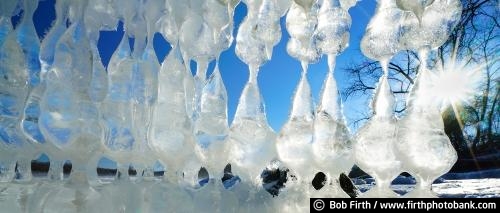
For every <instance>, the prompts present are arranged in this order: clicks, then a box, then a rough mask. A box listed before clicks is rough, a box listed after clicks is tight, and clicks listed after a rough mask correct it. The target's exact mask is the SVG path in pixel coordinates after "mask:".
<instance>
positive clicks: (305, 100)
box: [289, 71, 314, 120]
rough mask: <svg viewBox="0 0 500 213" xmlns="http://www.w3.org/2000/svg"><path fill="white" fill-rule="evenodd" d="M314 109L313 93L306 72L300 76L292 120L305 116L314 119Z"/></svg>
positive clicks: (294, 98) (293, 104) (291, 114)
mask: <svg viewBox="0 0 500 213" xmlns="http://www.w3.org/2000/svg"><path fill="white" fill-rule="evenodd" d="M313 117H314V110H313V104H312V95H311V88H310V86H309V82H308V81H307V76H306V75H305V74H304V71H303V75H302V77H301V78H300V82H299V84H298V86H297V90H296V92H295V95H294V97H293V103H292V111H291V112H290V118H289V119H290V120H291V119H293V118H304V119H306V120H313Z"/></svg>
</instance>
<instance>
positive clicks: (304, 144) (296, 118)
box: [276, 63, 314, 181]
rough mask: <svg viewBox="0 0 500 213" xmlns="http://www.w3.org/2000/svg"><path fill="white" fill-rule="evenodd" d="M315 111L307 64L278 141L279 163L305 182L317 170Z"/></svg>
mask: <svg viewBox="0 0 500 213" xmlns="http://www.w3.org/2000/svg"><path fill="white" fill-rule="evenodd" d="M313 122H314V110H313V103H312V96H311V88H310V86H309V83H308V81H307V64H305V63H303V64H302V75H301V79H300V82H299V84H298V86H297V89H296V91H295V95H294V96H293V102H292V109H291V112H290V115H289V117H288V121H287V122H286V123H285V124H284V125H283V127H282V129H281V131H280V133H279V136H278V138H277V139H276V151H277V152H278V156H279V159H280V160H281V161H282V162H284V163H285V164H286V166H287V167H288V168H290V170H291V171H293V172H294V173H296V175H297V176H298V178H299V179H302V181H305V180H307V181H309V180H312V176H313V175H314V170H313V169H314V167H312V166H310V165H309V164H311V162H313V159H312V158H313V156H312V146H311V143H312V142H313Z"/></svg>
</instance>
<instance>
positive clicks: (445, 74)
mask: <svg viewBox="0 0 500 213" xmlns="http://www.w3.org/2000/svg"><path fill="white" fill-rule="evenodd" d="M484 69H485V65H476V66H472V65H467V63H466V61H460V62H456V61H454V60H450V61H448V62H447V63H445V64H444V65H443V66H437V67H436V70H435V72H434V73H433V75H432V76H431V85H432V89H431V91H432V93H431V94H432V96H434V100H438V101H440V102H441V103H439V104H441V105H442V107H446V106H448V105H449V104H451V105H456V104H461V103H469V102H470V101H471V99H472V98H473V97H474V96H475V95H476V94H477V93H478V92H479V85H480V82H481V75H482V73H483V71H484Z"/></svg>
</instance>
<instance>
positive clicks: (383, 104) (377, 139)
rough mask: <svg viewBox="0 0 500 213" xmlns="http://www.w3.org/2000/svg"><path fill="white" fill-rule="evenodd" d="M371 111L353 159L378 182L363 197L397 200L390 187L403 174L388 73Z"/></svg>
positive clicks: (359, 136)
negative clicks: (371, 114)
mask: <svg viewBox="0 0 500 213" xmlns="http://www.w3.org/2000/svg"><path fill="white" fill-rule="evenodd" d="M382 66H383V67H385V66H384V64H383V65H382ZM386 69H387V68H385V70H384V71H386ZM372 109H373V117H372V118H371V119H370V120H369V121H367V123H366V124H365V125H364V126H363V127H362V128H361V129H359V130H358V133H357V134H356V136H355V138H356V143H355V144H354V159H355V163H356V165H357V166H358V167H359V168H361V169H362V170H363V171H365V172H366V173H368V174H369V175H370V176H372V177H374V178H375V181H376V182H377V185H376V188H375V189H371V190H370V191H368V192H367V193H365V194H362V195H361V196H363V197H395V196H396V194H395V193H394V192H393V191H392V190H390V189H389V185H390V183H391V181H392V180H393V179H394V178H396V177H397V176H398V175H399V174H400V173H401V161H400V159H399V158H398V157H397V155H396V150H395V146H396V143H398V141H397V138H396V136H397V135H396V134H397V126H396V122H397V121H396V118H395V117H394V115H393V109H394V97H393V95H392V93H391V90H390V86H389V83H388V82H387V72H384V75H383V76H382V77H381V78H380V80H379V83H378V86H377V88H376V90H375V94H374V98H373V101H372Z"/></svg>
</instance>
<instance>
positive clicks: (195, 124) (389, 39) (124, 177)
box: [0, 0, 461, 212]
mask: <svg viewBox="0 0 500 213" xmlns="http://www.w3.org/2000/svg"><path fill="white" fill-rule="evenodd" d="M242 1H243V3H244V4H245V5H246V8H247V10H248V13H247V16H246V17H245V19H244V20H243V22H242V23H241V25H240V26H239V27H238V29H237V33H236V37H235V38H236V55H237V56H238V57H239V58H240V59H241V60H242V61H243V62H245V63H246V64H247V65H248V67H249V72H250V75H249V80H248V82H247V84H246V86H245V88H244V90H243V93H242V95H241V97H240V101H239V104H238V107H237V110H236V114H235V116H234V120H233V122H232V123H231V125H230V126H229V124H228V119H227V117H228V116H227V94H226V89H225V86H224V83H223V81H222V78H221V74H220V72H219V68H218V65H217V64H218V62H219V55H220V54H221V52H223V51H224V50H226V49H228V48H229V47H230V46H231V44H232V42H233V31H234V24H233V15H234V12H235V7H236V6H237V5H238V4H239V3H240V2H239V0H189V1H177V0H123V1H119V0H107V1H102V0H89V1H79V0H57V1H56V3H55V11H56V20H55V22H54V23H53V26H52V27H51V28H50V30H49V31H48V32H47V33H46V34H45V35H44V36H43V39H42V40H41V42H40V40H39V38H38V36H37V34H36V31H35V28H34V23H33V13H34V11H35V10H36V9H37V6H38V0H22V1H19V2H18V1H15V0H12V1H1V2H0V9H1V11H0V140H1V143H0V181H1V182H4V183H8V184H11V185H9V187H7V189H8V190H13V192H12V193H16V192H17V194H16V195H15V196H16V198H14V196H12V199H14V202H8V201H9V199H8V198H7V199H4V200H3V201H0V203H1V205H6V206H9V208H10V209H14V210H13V211H15V208H18V209H21V210H24V211H28V210H29V211H30V212H31V211H35V212H38V211H49V212H50V211H59V210H61V208H64V209H65V210H68V211H90V212H92V211H101V212H102V211H104V209H106V208H109V210H110V211H121V210H125V211H126V212H129V211H136V210H141V211H152V212H156V211H162V209H171V210H176V211H177V210H178V209H179V208H180V209H183V208H184V209H185V210H186V211H188V210H195V209H198V210H204V211H207V210H213V211H219V212H226V211H251V212H254V211H258V210H259V209H260V210H262V211H273V210H280V211H301V210H307V209H308V208H309V203H308V202H309V200H308V199H306V198H308V197H312V196H329V197H346V196H347V194H346V193H345V192H344V191H342V190H341V189H340V186H339V184H338V180H337V177H338V176H339V174H340V173H342V172H348V171H349V170H350V169H351V168H352V166H353V165H354V164H356V165H358V166H359V167H360V168H362V169H363V170H364V171H365V172H367V173H368V174H370V175H371V176H373V177H374V178H375V179H376V181H377V187H376V188H375V189H372V190H370V191H368V192H367V193H364V194H362V196H367V197H370V196H375V197H380V196H382V197H388V196H396V195H395V194H394V192H392V191H391V190H390V189H389V185H390V182H391V181H392V179H394V178H395V177H396V176H397V175H398V174H400V173H401V172H403V171H406V172H409V173H410V174H412V175H413V176H414V177H416V179H417V181H418V184H419V186H418V187H417V189H415V190H414V192H413V193H410V194H409V195H407V196H432V193H431V191H430V184H431V183H432V181H433V180H434V179H435V178H437V177H438V176H440V175H441V174H443V173H445V172H447V171H448V170H449V169H450V167H451V166H452V164H453V163H454V162H455V161H456V153H455V152H454V150H453V148H452V147H451V145H450V142H449V139H448V138H447V137H446V135H444V131H443V124H442V121H441V118H440V117H439V112H438V111H437V107H436V106H433V105H429V104H426V103H429V101H426V100H423V99H428V98H429V97H428V95H427V94H428V88H429V85H427V84H425V82H427V81H426V80H425V79H426V78H428V76H427V75H428V74H427V71H426V70H427V68H426V65H425V63H423V65H422V66H421V72H420V74H419V76H418V79H417V81H416V83H415V86H414V87H413V90H412V93H411V95H410V97H409V101H408V104H409V107H408V113H407V115H406V116H405V117H403V118H401V119H396V118H395V117H394V116H393V105H394V104H393V102H394V100H393V97H392V94H391V92H390V86H389V84H388V82H387V76H388V69H387V64H388V62H389V60H390V58H391V57H392V55H394V54H395V53H397V52H398V51H400V50H405V49H411V50H417V51H418V52H419V54H420V55H421V57H422V58H423V59H422V60H421V61H422V62H425V58H426V57H427V54H428V52H429V51H431V50H432V49H434V48H437V47H439V46H440V45H441V44H442V43H443V42H444V41H445V40H446V39H447V37H448V35H449V32H450V31H451V30H452V29H453V27H454V25H455V24H456V22H457V21H458V19H459V18H460V11H461V5H460V2H459V1H457V0H435V1H434V0H417V1H415V0H379V1H378V7H377V10H376V13H375V15H374V17H373V18H372V20H371V22H370V24H369V26H368V28H367V31H366V34H365V36H364V37H363V39H362V41H361V49H362V51H363V53H364V54H365V55H366V56H367V57H369V58H372V59H374V60H378V61H380V62H381V64H382V67H383V69H384V75H383V76H382V77H381V80H380V83H379V85H378V87H377V89H376V92H375V95H374V99H373V102H372V109H373V112H374V116H373V118H372V119H371V120H370V121H368V122H367V123H366V125H365V126H364V127H362V128H361V129H360V130H359V131H358V133H357V134H356V135H355V136H351V134H350V132H349V130H348V128H347V127H346V125H345V121H344V119H343V114H342V108H341V103H340V101H339V100H340V98H339V95H338V91H337V86H336V82H335V79H334V67H335V58H336V56H337V55H338V54H339V53H341V52H342V51H343V50H344V49H346V48H347V46H348V41H349V28H350V25H351V17H350V15H349V13H348V10H349V8H351V7H352V6H354V5H355V4H356V0H242ZM18 14H22V16H21V21H20V23H19V24H17V25H16V27H15V28H13V25H12V23H11V18H12V17H13V16H15V15H18ZM284 16H286V29H287V30H288V32H289V34H290V36H291V37H290V38H289V40H288V43H287V52H288V54H290V55H291V56H292V57H294V58H296V59H297V60H299V61H300V62H301V64H302V77H301V80H300V82H299V83H298V86H297V89H296V92H295V95H294V97H293V103H292V107H291V111H290V115H289V120H288V121H287V122H286V123H285V125H284V126H283V128H282V129H281V131H280V132H279V133H278V134H276V133H275V132H274V131H273V130H272V129H271V128H270V127H269V125H268V123H267V119H266V114H265V108H264V103H263V100H262V98H261V96H260V93H259V88H258V85H257V76H258V71H259V67H260V66H262V65H263V64H264V63H265V62H267V61H269V60H270V59H271V56H272V51H273V47H274V46H275V45H276V44H277V43H278V42H279V41H280V40H281V27H280V19H281V18H282V17H284ZM118 23H123V28H124V31H125V33H124V35H123V38H122V41H121V42H120V44H119V46H118V48H117V49H116V50H115V51H114V53H113V55H112V57H111V60H110V62H109V64H108V66H107V67H106V68H105V67H104V66H103V64H102V62H101V58H100V55H99V49H98V45H97V41H98V40H99V36H100V32H102V31H111V30H116V28H117V26H118ZM155 33H160V34H161V35H162V36H163V37H164V38H165V39H166V40H167V41H168V43H169V44H170V45H171V51H170V52H169V54H168V56H167V57H166V58H165V60H164V61H162V62H161V63H160V62H158V58H157V57H156V53H155V49H154V47H153V39H152V38H153V36H154V34H155ZM132 38H133V40H134V42H133V47H130V42H129V39H132ZM322 55H326V56H327V57H328V68H329V71H328V74H327V76H326V79H325V82H324V85H323V89H322V94H321V96H320V101H319V104H318V106H317V107H316V109H313V108H314V107H313V101H312V97H311V91H310V87H309V83H308V82H307V77H306V75H307V67H308V64H310V63H315V62H317V61H318V60H319V58H320V57H322ZM191 61H194V62H195V63H196V67H197V70H196V75H195V76H193V75H192V74H191V70H190V69H191V67H190V63H191ZM213 61H215V68H214V70H213V72H212V74H211V75H210V76H208V77H207V76H206V73H207V69H208V67H209V66H208V65H209V63H211V62H213ZM422 79H424V80H422ZM430 98H432V97H430ZM409 127H411V128H409ZM42 153H45V154H46V155H48V156H49V158H50V169H49V173H48V178H46V179H43V180H42V179H39V178H32V174H31V167H30V163H31V160H32V159H35V158H37V156H39V155H40V154H42ZM102 157H107V158H110V159H113V160H114V161H116V163H117V168H118V172H117V174H118V175H117V176H116V177H115V178H114V181H111V182H109V181H108V182H107V181H104V180H103V179H102V178H99V177H98V175H97V173H96V166H97V163H98V161H99V159H100V158H102ZM66 160H70V161H71V162H72V172H71V175H70V177H69V178H68V179H67V180H66V179H64V177H63V163H64V162H65V161H66ZM155 163H156V164H158V163H161V165H163V166H164V168H165V171H166V172H165V175H164V176H163V177H162V178H157V177H155V176H154V172H153V170H154V165H155ZM228 164H230V165H231V167H230V168H231V169H228V168H229V167H227V165H228ZM130 165H133V167H134V168H135V169H136V170H137V171H138V175H137V176H136V177H134V178H131V177H129V176H128V169H129V166H130ZM225 167H226V169H224V168H225ZM200 168H203V170H204V171H205V173H207V172H206V171H208V174H209V177H210V178H208V183H207V184H203V186H201V185H200V183H199V179H198V176H199V171H200ZM283 168H288V169H289V172H288V176H289V178H288V182H287V183H286V187H284V188H281V189H280V190H281V193H280V195H279V196H278V197H275V198H273V197H272V195H271V194H269V193H267V192H266V191H265V190H264V188H263V187H262V183H263V182H262V176H261V175H262V174H263V173H262V171H263V170H264V169H267V170H270V171H276V169H283ZM319 171H322V172H324V173H326V174H327V184H326V185H325V187H323V188H321V189H320V190H316V189H314V188H313V187H312V186H311V184H310V182H311V180H312V178H313V177H314V174H316V173H317V172H319ZM226 175H230V177H231V178H230V180H233V181H236V182H238V183H236V184H231V186H226V185H223V183H222V182H221V181H220V178H221V177H225V176H226ZM223 179H224V178H223ZM226 179H227V178H226ZM235 179H236V180H235ZM61 180H64V181H61ZM18 183H21V184H18ZM26 186H30V187H28V189H26V188H23V187H26ZM16 187H17V188H16ZM21 189H22V190H21ZM16 190H18V191H16ZM18 194H19V195H18ZM19 197H21V198H23V199H17V198H19ZM96 203H101V204H102V205H95V204H96ZM95 208H99V209H95ZM256 209H257V210H256Z"/></svg>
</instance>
